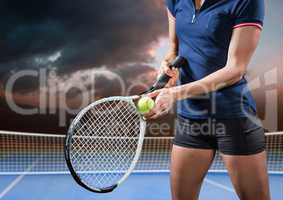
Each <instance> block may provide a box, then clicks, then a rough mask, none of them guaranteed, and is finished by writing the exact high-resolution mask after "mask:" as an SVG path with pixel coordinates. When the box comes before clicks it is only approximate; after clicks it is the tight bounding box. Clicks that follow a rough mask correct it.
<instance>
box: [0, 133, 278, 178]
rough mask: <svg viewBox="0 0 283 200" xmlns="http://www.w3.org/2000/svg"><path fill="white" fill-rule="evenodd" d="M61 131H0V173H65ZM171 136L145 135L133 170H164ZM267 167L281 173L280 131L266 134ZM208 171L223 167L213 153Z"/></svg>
mask: <svg viewBox="0 0 283 200" xmlns="http://www.w3.org/2000/svg"><path fill="white" fill-rule="evenodd" d="M64 139H65V136H64V135H51V134H36V133H21V132H8V131H0V174H2V175H5V174H66V173H69V172H68V169H67V166H66V164H65V159H64V150H63V148H64ZM171 142H172V137H147V138H146V139H145V141H144V146H143V151H142V155H141V157H140V159H139V162H138V164H137V167H136V168H135V171H136V172H145V173H146V172H148V173H150V172H168V171H169V165H170V150H171V146H172V145H171ZM266 142H267V152H268V170H269V172H270V173H283V133H268V134H266ZM210 170H211V171H216V172H217V171H218V172H223V171H225V167H224V164H223V162H222V160H221V157H220V156H219V154H218V153H217V154H216V158H215V160H214V163H213V165H212V166H211V169H210Z"/></svg>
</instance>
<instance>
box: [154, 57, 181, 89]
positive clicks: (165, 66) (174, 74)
mask: <svg viewBox="0 0 283 200" xmlns="http://www.w3.org/2000/svg"><path fill="white" fill-rule="evenodd" d="M176 57H177V56H176V55H175V54H174V55H167V56H166V57H165V59H164V60H163V61H162V62H161V66H160V69H159V73H158V74H159V76H160V75H161V74H163V73H165V74H167V75H168V76H170V77H171V79H170V81H169V82H168V84H167V85H166V86H165V87H167V88H168V87H174V86H176V82H177V80H178V78H179V72H178V70H177V69H176V68H172V69H170V68H169V66H170V63H171V62H172V61H173V60H175V59H176Z"/></svg>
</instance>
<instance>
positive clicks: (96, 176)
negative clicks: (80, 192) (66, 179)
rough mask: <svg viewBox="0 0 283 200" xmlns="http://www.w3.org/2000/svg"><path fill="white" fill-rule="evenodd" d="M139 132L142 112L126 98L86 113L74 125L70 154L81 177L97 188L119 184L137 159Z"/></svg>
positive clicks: (106, 103) (104, 104) (95, 107)
mask: <svg viewBox="0 0 283 200" xmlns="http://www.w3.org/2000/svg"><path fill="white" fill-rule="evenodd" d="M139 133H140V117H139V114H138V113H137V111H136V109H135V107H134V106H133V105H132V104H130V103H128V102H126V101H110V102H104V103H101V104H99V105H97V106H94V107H93V108H92V109H90V110H89V111H88V112H86V113H85V114H84V115H83V116H82V117H81V119H80V120H79V122H78V123H77V125H76V126H75V129H74V135H73V140H72V145H71V146H72V149H71V153H70V157H71V161H72V165H73V167H74V168H75V171H77V172H79V173H78V174H79V177H80V179H81V180H82V181H83V182H84V183H86V184H87V185H88V186H90V187H96V188H104V187H107V186H111V185H114V184H116V183H117V182H118V181H119V180H120V179H121V178H122V177H123V176H124V174H125V173H126V171H127V170H128V169H129V167H130V165H131V163H132V161H133V159H134V156H135V154H136V148H137V145H138V138H139Z"/></svg>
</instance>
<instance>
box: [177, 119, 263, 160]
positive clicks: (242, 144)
mask: <svg viewBox="0 0 283 200" xmlns="http://www.w3.org/2000/svg"><path fill="white" fill-rule="evenodd" d="M258 122H259V120H257V123H255V122H254V121H252V120H250V119H249V118H235V119H212V118H210V119H205V120H202V119H201V120H199V119H187V118H184V117H181V116H178V117H177V123H176V128H175V138H174V140H173V144H174V145H177V146H182V147H187V148H199V149H214V150H219V151H220V152H221V153H223V154H227V155H252V154H257V153H260V152H262V151H264V150H265V137H264V129H263V127H262V126H261V125H260V124H259V123H258Z"/></svg>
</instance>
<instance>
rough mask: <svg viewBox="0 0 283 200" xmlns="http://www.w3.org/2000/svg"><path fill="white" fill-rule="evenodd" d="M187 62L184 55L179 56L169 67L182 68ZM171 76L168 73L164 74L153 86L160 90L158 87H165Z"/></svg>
mask: <svg viewBox="0 0 283 200" xmlns="http://www.w3.org/2000/svg"><path fill="white" fill-rule="evenodd" d="M186 63H187V60H186V59H185V58H184V57H182V56H178V57H177V58H176V59H175V60H174V61H173V62H172V63H171V64H170V65H169V68H170V69H172V68H177V69H179V68H181V67H182V66H183V65H185V64H186ZM170 78H171V77H170V76H169V75H167V74H165V73H164V74H162V75H161V76H160V77H159V78H158V80H157V81H156V82H155V83H154V85H153V87H154V90H158V89H161V88H164V87H165V85H166V84H167V83H168V81H169V80H170Z"/></svg>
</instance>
